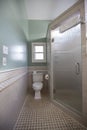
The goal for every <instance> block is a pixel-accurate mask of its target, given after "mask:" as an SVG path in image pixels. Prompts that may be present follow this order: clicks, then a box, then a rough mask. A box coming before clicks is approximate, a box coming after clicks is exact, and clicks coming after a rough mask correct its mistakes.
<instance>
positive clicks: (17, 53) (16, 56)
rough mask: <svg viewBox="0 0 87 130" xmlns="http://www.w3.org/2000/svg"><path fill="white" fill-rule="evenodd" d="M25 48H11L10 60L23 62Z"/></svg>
mask: <svg viewBox="0 0 87 130" xmlns="http://www.w3.org/2000/svg"><path fill="white" fill-rule="evenodd" d="M25 49H26V48H25V47H23V46H14V48H12V55H11V58H12V59H13V60H20V61H22V60H24V59H25V55H24V53H25Z"/></svg>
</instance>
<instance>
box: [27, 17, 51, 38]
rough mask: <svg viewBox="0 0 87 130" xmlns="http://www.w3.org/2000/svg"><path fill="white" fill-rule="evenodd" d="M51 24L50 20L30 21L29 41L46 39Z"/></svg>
mask: <svg viewBox="0 0 87 130" xmlns="http://www.w3.org/2000/svg"><path fill="white" fill-rule="evenodd" d="M49 23H50V20H29V40H30V41H34V40H38V39H43V38H46V34H47V28H48V24H49Z"/></svg>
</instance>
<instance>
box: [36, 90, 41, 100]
mask: <svg viewBox="0 0 87 130" xmlns="http://www.w3.org/2000/svg"><path fill="white" fill-rule="evenodd" d="M34 99H41V93H40V91H36V92H35V96H34Z"/></svg>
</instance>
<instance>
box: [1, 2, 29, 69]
mask: <svg viewBox="0 0 87 130" xmlns="http://www.w3.org/2000/svg"><path fill="white" fill-rule="evenodd" d="M22 25H24V26H25V25H26V26H28V25H27V21H26V22H25V21H24V20H22V19H21V18H20V17H17V10H16V8H15V6H14V4H13V3H12V2H11V1H9V0H8V1H7V2H6V1H2V2H1V1H0V71H2V70H8V69H14V68H18V67H24V66H27V64H28V63H27V53H28V52H27V43H28V42H27V41H28V31H27V27H26V26H25V27H23V26H22ZM24 28H25V29H24ZM25 32H26V33H25ZM3 45H5V46H7V47H8V54H4V53H3ZM3 57H5V58H6V59H7V65H6V66H4V65H3Z"/></svg>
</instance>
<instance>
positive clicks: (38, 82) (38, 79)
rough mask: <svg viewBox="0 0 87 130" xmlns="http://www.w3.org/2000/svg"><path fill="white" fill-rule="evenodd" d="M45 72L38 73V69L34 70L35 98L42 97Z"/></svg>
mask: <svg viewBox="0 0 87 130" xmlns="http://www.w3.org/2000/svg"><path fill="white" fill-rule="evenodd" d="M42 81H43V74H42V73H37V72H36V71H34V72H33V85H32V87H33V89H34V91H35V96H34V98H35V99H41V92H40V91H41V89H42V88H43V83H42Z"/></svg>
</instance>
